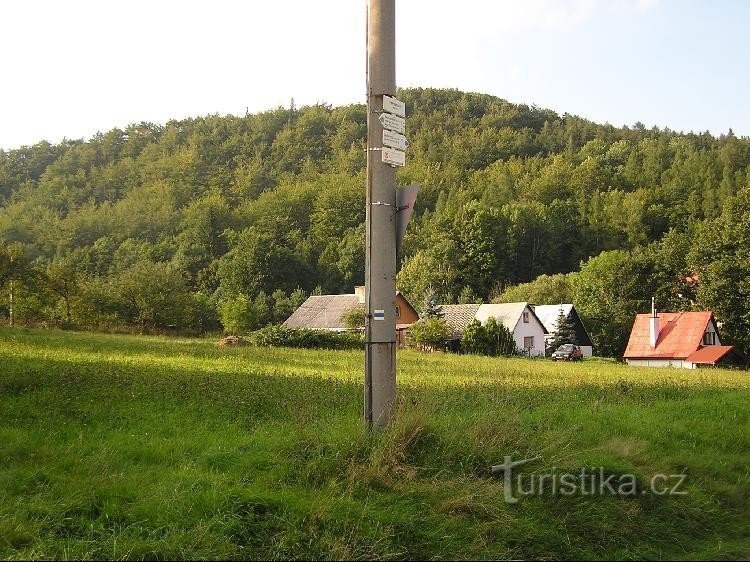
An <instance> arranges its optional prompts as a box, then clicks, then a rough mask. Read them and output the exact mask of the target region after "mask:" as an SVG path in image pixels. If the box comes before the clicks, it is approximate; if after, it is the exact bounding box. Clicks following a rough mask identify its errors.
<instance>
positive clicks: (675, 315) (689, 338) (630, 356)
mask: <svg viewBox="0 0 750 562" xmlns="http://www.w3.org/2000/svg"><path fill="white" fill-rule="evenodd" d="M733 349H734V346H731V345H721V340H720V339H719V330H718V328H717V326H716V319H715V318H714V314H713V312H711V311H710V310H709V311H702V312H658V313H657V311H656V307H655V305H654V303H653V302H652V304H651V314H638V315H637V316H636V317H635V322H634V323H633V330H632V331H631V332H630V339H629V340H628V347H627V349H626V350H625V355H624V356H623V358H624V359H625V362H626V363H627V364H628V365H636V366H641V367H680V368H684V369H695V368H697V367H702V366H715V365H717V364H718V363H719V362H720V361H722V360H723V359H724V358H726V357H727V356H728V355H729V354H730V353H731V352H732V350H733Z"/></svg>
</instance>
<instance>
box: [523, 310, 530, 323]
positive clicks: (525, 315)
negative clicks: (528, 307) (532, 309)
mask: <svg viewBox="0 0 750 562" xmlns="http://www.w3.org/2000/svg"><path fill="white" fill-rule="evenodd" d="M523 323H524V324H528V323H529V313H528V312H526V311H524V313H523Z"/></svg>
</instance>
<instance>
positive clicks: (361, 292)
mask: <svg viewBox="0 0 750 562" xmlns="http://www.w3.org/2000/svg"><path fill="white" fill-rule="evenodd" d="M354 294H355V295H357V299H358V301H359V304H365V286H364V285H357V286H356V287H354Z"/></svg>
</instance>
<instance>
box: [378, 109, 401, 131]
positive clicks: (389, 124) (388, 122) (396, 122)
mask: <svg viewBox="0 0 750 562" xmlns="http://www.w3.org/2000/svg"><path fill="white" fill-rule="evenodd" d="M378 119H379V120H380V123H381V125H383V128H384V129H389V130H391V131H396V132H397V133H403V132H404V130H406V120H405V119H402V118H401V117H396V116H395V115H391V114H390V113H381V114H380V117H378Z"/></svg>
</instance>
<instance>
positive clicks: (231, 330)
mask: <svg viewBox="0 0 750 562" xmlns="http://www.w3.org/2000/svg"><path fill="white" fill-rule="evenodd" d="M252 305H253V303H252V302H251V301H250V299H248V298H247V297H246V296H245V295H235V296H234V297H231V298H228V299H226V300H224V301H222V302H221V303H219V319H220V320H221V325H222V326H224V333H227V334H234V335H239V334H244V333H247V332H250V331H251V330H252V329H253V328H254V327H255V326H256V325H257V322H256V317H255V314H254V310H253V306H252Z"/></svg>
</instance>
